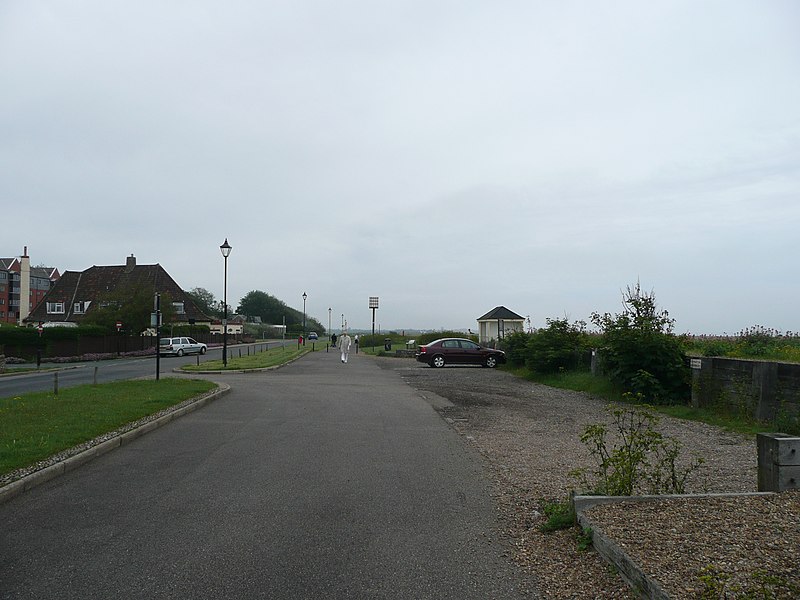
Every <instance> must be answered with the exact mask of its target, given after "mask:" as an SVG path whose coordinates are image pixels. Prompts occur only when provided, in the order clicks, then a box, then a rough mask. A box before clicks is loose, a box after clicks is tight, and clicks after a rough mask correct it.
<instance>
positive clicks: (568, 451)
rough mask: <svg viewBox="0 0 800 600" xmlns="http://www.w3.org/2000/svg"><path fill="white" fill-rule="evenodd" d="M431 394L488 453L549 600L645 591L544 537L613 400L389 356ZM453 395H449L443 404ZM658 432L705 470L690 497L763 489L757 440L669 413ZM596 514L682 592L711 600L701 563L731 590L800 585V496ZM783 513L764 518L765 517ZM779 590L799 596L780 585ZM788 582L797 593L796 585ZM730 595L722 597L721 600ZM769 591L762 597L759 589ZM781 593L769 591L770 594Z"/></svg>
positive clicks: (566, 536) (523, 549) (566, 540)
mask: <svg viewBox="0 0 800 600" xmlns="http://www.w3.org/2000/svg"><path fill="white" fill-rule="evenodd" d="M376 360H377V361H378V363H379V364H380V366H381V367H382V368H386V369H392V370H395V371H397V372H398V373H399V374H400V376H401V377H402V378H403V379H404V380H405V381H406V382H407V383H408V384H410V385H411V386H413V387H414V388H416V389H417V390H419V391H420V392H421V394H422V395H424V396H425V397H426V398H428V399H429V401H431V403H432V404H433V405H434V406H435V407H436V408H437V410H439V412H440V413H441V414H442V416H443V417H444V418H445V419H447V421H448V422H449V423H451V424H452V426H453V427H454V428H455V429H456V430H457V431H458V432H459V433H460V434H461V435H463V436H464V437H465V438H466V439H467V440H468V441H469V443H471V444H474V445H475V446H476V447H477V448H478V450H479V451H480V452H481V454H482V455H483V456H484V457H485V458H486V463H487V466H488V469H489V472H490V473H491V474H492V477H493V480H494V482H493V483H494V495H495V499H496V504H497V509H498V512H499V516H500V520H501V523H502V524H503V529H504V531H505V533H506V535H507V536H508V538H509V540H510V542H511V543H512V545H513V546H514V548H515V553H516V556H515V560H516V562H517V563H518V564H519V565H520V567H521V568H522V569H523V570H525V571H526V572H528V573H530V574H533V575H535V576H536V577H537V578H538V579H539V584H540V590H541V593H542V596H543V597H545V598H634V597H635V596H634V595H633V594H632V593H631V592H630V591H629V589H628V587H627V585H626V584H625V582H624V581H623V580H622V578H621V577H620V576H619V575H618V574H616V573H615V572H613V570H612V569H610V568H609V567H608V566H607V565H606V563H605V562H604V561H603V560H602V559H601V558H600V557H599V556H598V555H597V553H595V552H593V551H591V550H590V551H579V550H578V548H577V543H576V531H577V530H564V531H558V532H555V533H552V534H543V533H541V532H540V531H539V529H538V528H539V525H541V524H542V523H543V522H544V521H545V517H544V516H543V515H542V514H541V506H542V501H543V500H548V501H563V500H565V499H566V497H567V496H568V494H569V491H570V490H571V489H573V488H574V487H575V481H574V480H573V479H572V478H571V477H570V475H569V472H570V471H572V470H573V469H575V468H577V467H591V466H593V465H592V462H591V460H590V458H589V455H588V452H587V450H586V447H585V446H584V445H583V444H582V443H581V442H580V439H579V438H580V434H581V433H582V432H583V430H584V428H585V427H586V426H587V425H589V424H592V423H598V422H607V421H608V418H607V414H606V412H605V409H606V405H607V403H606V402H605V401H603V400H600V399H597V398H594V397H591V396H589V395H587V394H584V393H580V392H571V391H566V390H560V389H556V388H550V387H547V386H543V385H539V384H535V383H531V382H528V381H525V380H522V379H519V378H516V377H514V376H513V375H510V374H509V373H506V372H503V371H497V370H489V369H482V368H479V367H478V368H474V367H450V368H445V369H432V368H429V367H426V366H424V365H421V364H418V363H416V362H413V361H410V360H407V359H405V360H403V359H392V358H378V359H376ZM442 399H444V400H442ZM658 429H659V430H660V431H661V432H662V433H664V434H667V435H670V436H673V437H675V438H677V439H678V440H679V441H680V442H681V443H682V444H683V447H684V449H685V452H686V458H687V459H688V458H689V457H690V455H691V454H696V455H698V456H701V457H703V458H704V459H705V463H704V465H703V466H702V467H701V469H700V470H699V471H698V472H696V473H695V474H694V476H693V478H692V479H690V481H689V482H688V484H687V492H689V493H702V492H754V491H756V490H757V451H756V445H755V440H754V439H753V438H752V437H750V436H744V435H739V434H734V433H729V432H726V431H723V430H721V429H719V428H716V427H713V426H709V425H704V424H701V423H694V422H689V421H681V420H677V419H672V418H669V417H662V418H661V422H660V425H659V427H658ZM592 510H593V511H595V510H596V511H597V514H596V515H593V519H594V518H596V519H597V520H598V522H599V523H601V524H602V528H603V530H604V531H606V532H607V533H610V534H612V535H613V539H614V540H615V541H616V542H617V543H619V544H621V545H622V546H623V547H625V549H626V551H627V552H628V553H629V554H630V555H631V556H632V557H634V559H635V560H636V561H637V563H638V564H640V566H642V567H643V568H644V570H645V571H646V572H647V573H648V574H649V575H651V576H652V577H654V578H655V579H656V580H657V581H658V582H659V583H660V584H661V586H662V588H664V589H665V590H666V591H667V592H668V593H669V594H670V596H671V597H674V598H695V597H700V596H699V594H700V591H701V590H702V588H703V584H702V582H701V581H700V579H699V578H698V574H699V572H700V570H701V569H703V568H705V567H707V566H709V565H712V564H713V565H715V566H716V567H717V568H719V569H721V570H722V571H724V572H725V573H728V574H730V575H731V579H730V580H729V581H728V583H727V586H728V587H727V588H726V591H727V592H728V593H729V595H728V596H727V597H729V598H735V597H736V595H735V594H734V595H730V592H731V591H732V590H734V589H735V586H736V585H747V584H748V583H749V578H751V577H752V576H753V574H756V575H757V574H758V573H759V572H760V570H763V571H765V572H767V573H768V574H770V575H771V576H773V577H776V578H779V579H780V580H781V582H783V583H785V584H787V585H789V586H793V585H794V586H800V566H799V565H800V563H798V561H797V556H796V552H797V549H798V548H800V493H795V492H791V493H789V492H787V493H784V494H781V495H780V496H779V497H778V499H773V500H771V501H769V502H765V501H764V500H763V499H760V500H757V501H756V500H748V501H745V500H741V501H738V502H730V501H727V502H723V501H715V502H713V503H699V502H693V503H689V502H668V503H662V502H659V503H658V506H657V507H654V506H653V505H648V506H643V505H624V506H621V505H613V506H605V507H602V508H598V509H592ZM765 514H766V515H771V517H770V518H769V519H767V520H766V521H764V515H765ZM774 589H775V590H777V591H776V592H775V594H776V595H775V597H787V598H788V597H796V596H795V595H792V593H791V592H785V595H784V591H785V590H784V589H783V588H781V587H780V586H778V587H777V588H774ZM787 589H788V588H787ZM720 597H721V596H720ZM759 597H760V596H759ZM765 597H769V596H765Z"/></svg>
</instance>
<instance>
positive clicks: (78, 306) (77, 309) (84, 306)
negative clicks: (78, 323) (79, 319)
mask: <svg viewBox="0 0 800 600" xmlns="http://www.w3.org/2000/svg"><path fill="white" fill-rule="evenodd" d="M91 303H92V301H91V300H84V301H83V302H76V303H75V304H74V305H73V306H72V310H73V312H74V313H75V314H76V315H82V314H84V313H85V312H86V311H87V310H88V309H89V305H90V304H91Z"/></svg>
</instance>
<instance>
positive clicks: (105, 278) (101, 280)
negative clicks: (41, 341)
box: [25, 263, 211, 322]
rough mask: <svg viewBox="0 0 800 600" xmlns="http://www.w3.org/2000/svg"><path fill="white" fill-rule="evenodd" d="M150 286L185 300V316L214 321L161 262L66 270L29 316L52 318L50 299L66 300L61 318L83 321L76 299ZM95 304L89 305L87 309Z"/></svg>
mask: <svg viewBox="0 0 800 600" xmlns="http://www.w3.org/2000/svg"><path fill="white" fill-rule="evenodd" d="M130 289H133V290H137V291H138V290H142V289H144V290H146V291H147V292H149V293H152V294H153V295H155V293H156V292H159V293H161V294H165V295H167V296H169V297H170V299H171V300H172V301H173V302H183V305H184V310H185V314H184V315H181V317H183V318H185V319H187V320H188V319H194V320H195V321H210V320H211V318H210V317H209V316H208V315H206V314H204V313H203V312H202V311H201V310H200V309H199V308H198V307H197V305H196V304H195V303H194V301H193V300H192V299H191V298H190V297H189V296H188V294H186V292H184V291H183V290H182V289H181V287H180V286H179V285H178V284H177V283H175V280H174V279H172V277H170V276H169V273H167V272H166V271H165V270H164V268H163V267H162V266H161V265H158V264H156V265H136V264H135V263H134V264H128V265H120V266H108V267H96V266H95V267H90V268H89V269H87V270H85V271H82V272H79V271H64V273H63V274H62V275H61V278H60V279H59V280H58V281H57V282H56V283H55V285H54V286H53V287H52V288H50V290H49V291H48V292H47V294H46V295H45V297H44V298H43V299H42V301H41V302H40V303H39V304H38V305H37V307H36V308H35V309H34V311H33V312H32V313H31V314H30V315H29V316H28V318H27V319H25V320H26V321H28V322H37V321H48V320H52V315H51V316H50V317H48V314H47V303H48V302H63V303H64V311H65V312H64V314H63V315H58V317H59V318H58V320H59V321H75V322H79V321H81V320H82V319H83V317H84V315H83V314H78V315H76V314H74V304H75V303H76V302H92V303H96V302H98V300H101V299H102V298H103V297H107V296H108V295H109V294H113V293H114V292H115V291H117V290H119V291H120V292H124V291H125V290H130ZM92 308H93V306H91V305H90V306H89V308H88V310H87V313H89V312H91V310H92Z"/></svg>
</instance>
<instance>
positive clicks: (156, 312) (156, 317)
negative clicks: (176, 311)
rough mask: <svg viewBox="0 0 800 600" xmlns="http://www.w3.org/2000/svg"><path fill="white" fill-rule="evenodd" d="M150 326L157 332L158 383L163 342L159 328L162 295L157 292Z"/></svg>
mask: <svg viewBox="0 0 800 600" xmlns="http://www.w3.org/2000/svg"><path fill="white" fill-rule="evenodd" d="M150 326H151V327H154V328H155V330H156V381H158V377H159V371H161V352H159V350H158V345H159V343H160V342H161V337H160V336H161V332H160V331H159V327H160V326H161V294H159V293H158V292H156V295H155V298H154V299H153V312H152V314H151V315H150Z"/></svg>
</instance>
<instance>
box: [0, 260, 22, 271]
mask: <svg viewBox="0 0 800 600" xmlns="http://www.w3.org/2000/svg"><path fill="white" fill-rule="evenodd" d="M18 260H19V259H18V258H0V269H3V270H4V271H8V270H9V269H10V268H11V266H12V265H13V264H14V263H15V262H17V261H18Z"/></svg>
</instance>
